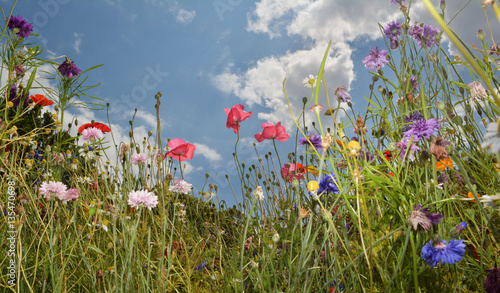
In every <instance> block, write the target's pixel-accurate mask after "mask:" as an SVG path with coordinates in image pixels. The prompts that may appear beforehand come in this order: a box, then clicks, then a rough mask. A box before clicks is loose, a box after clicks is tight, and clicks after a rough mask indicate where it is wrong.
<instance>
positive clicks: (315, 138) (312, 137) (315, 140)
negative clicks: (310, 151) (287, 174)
mask: <svg viewBox="0 0 500 293" xmlns="http://www.w3.org/2000/svg"><path fill="white" fill-rule="evenodd" d="M307 137H308V138H309V141H310V142H309V141H307V138H306V137H301V138H299V145H305V146H313V147H314V148H315V149H316V150H317V151H318V152H320V151H321V150H322V149H323V148H322V147H321V136H320V135H317V134H308V135H307Z"/></svg>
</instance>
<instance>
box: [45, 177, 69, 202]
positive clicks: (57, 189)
mask: <svg viewBox="0 0 500 293" xmlns="http://www.w3.org/2000/svg"><path fill="white" fill-rule="evenodd" d="M67 189H68V187H66V185H65V184H64V183H62V182H55V181H49V182H43V183H42V185H41V186H40V194H42V195H43V196H45V198H46V199H51V198H52V197H57V198H60V197H64V196H65V193H66V190H67Z"/></svg>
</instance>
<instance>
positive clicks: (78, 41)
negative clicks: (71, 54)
mask: <svg viewBox="0 0 500 293" xmlns="http://www.w3.org/2000/svg"><path fill="white" fill-rule="evenodd" d="M73 36H74V37H75V42H74V43H73V49H75V51H76V53H78V54H80V45H81V44H82V37H83V34H79V33H73Z"/></svg>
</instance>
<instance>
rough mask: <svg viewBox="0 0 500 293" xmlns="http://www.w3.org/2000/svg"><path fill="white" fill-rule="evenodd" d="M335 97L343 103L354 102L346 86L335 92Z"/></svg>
mask: <svg viewBox="0 0 500 293" xmlns="http://www.w3.org/2000/svg"><path fill="white" fill-rule="evenodd" d="M335 95H336V96H337V98H339V101H340V102H342V103H348V102H349V101H350V100H352V98H351V95H349V93H348V92H347V89H346V88H345V86H339V87H338V88H337V89H336V90H335Z"/></svg>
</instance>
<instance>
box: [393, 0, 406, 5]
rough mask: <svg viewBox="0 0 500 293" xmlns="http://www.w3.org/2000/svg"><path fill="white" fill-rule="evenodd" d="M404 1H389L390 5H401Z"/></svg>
mask: <svg viewBox="0 0 500 293" xmlns="http://www.w3.org/2000/svg"><path fill="white" fill-rule="evenodd" d="M403 3H405V0H391V4H403Z"/></svg>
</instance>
